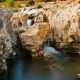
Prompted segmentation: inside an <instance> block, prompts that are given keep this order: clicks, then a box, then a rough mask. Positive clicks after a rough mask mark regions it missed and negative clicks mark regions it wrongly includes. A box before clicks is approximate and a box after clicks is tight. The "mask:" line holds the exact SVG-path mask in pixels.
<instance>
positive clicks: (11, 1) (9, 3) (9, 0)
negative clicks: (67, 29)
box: [6, 0, 15, 7]
mask: <svg viewBox="0 0 80 80" xmlns="http://www.w3.org/2000/svg"><path fill="white" fill-rule="evenodd" d="M6 2H7V4H8V6H10V7H13V6H14V4H15V0H6Z"/></svg>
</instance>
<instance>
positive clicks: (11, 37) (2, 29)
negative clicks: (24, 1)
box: [0, 8, 16, 72]
mask: <svg viewBox="0 0 80 80" xmlns="http://www.w3.org/2000/svg"><path fill="white" fill-rule="evenodd" d="M11 16H12V12H11V11H9V10H7V9H4V8H0V72H2V71H5V70H6V69H7V65H6V60H8V59H9V58H13V57H14V55H16V53H15V48H14V46H15V45H16V36H15V33H14V32H13V29H12V25H11V21H10V18H11Z"/></svg>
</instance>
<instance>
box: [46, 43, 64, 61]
mask: <svg viewBox="0 0 80 80" xmlns="http://www.w3.org/2000/svg"><path fill="white" fill-rule="evenodd" d="M44 50H45V52H46V53H47V54H48V55H50V56H52V57H53V58H54V59H55V60H57V61H63V60H62V57H63V53H61V52H59V51H57V50H56V49H55V48H53V47H50V45H49V43H48V44H45V45H44Z"/></svg>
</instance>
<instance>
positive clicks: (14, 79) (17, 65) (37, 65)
mask: <svg viewBox="0 0 80 80" xmlns="http://www.w3.org/2000/svg"><path fill="white" fill-rule="evenodd" d="M46 48H49V47H46ZM49 50H50V49H49ZM49 50H48V51H49ZM50 51H51V50H50ZM26 54H27V53H26ZM26 54H25V53H23V52H21V51H17V57H16V61H15V62H14V63H13V64H12V63H10V64H9V65H8V72H7V76H6V75H5V77H7V78H5V79H0V80H76V75H77V74H78V73H80V57H78V58H75V57H74V58H73V61H71V59H72V58H70V59H67V60H66V61H65V60H64V57H65V56H64V57H63V58H62V56H61V54H60V56H59V53H58V54H57V55H55V52H54V53H53V57H54V56H56V58H55V57H54V59H53V63H50V64H49V63H47V62H44V61H40V60H38V61H35V60H34V59H27V55H26ZM62 59H63V60H62ZM60 60H61V61H60ZM55 64H57V65H58V67H57V68H56V69H55V68H54V69H52V68H51V67H50V66H51V65H55ZM65 64H66V65H65ZM50 68H51V69H50Z"/></svg>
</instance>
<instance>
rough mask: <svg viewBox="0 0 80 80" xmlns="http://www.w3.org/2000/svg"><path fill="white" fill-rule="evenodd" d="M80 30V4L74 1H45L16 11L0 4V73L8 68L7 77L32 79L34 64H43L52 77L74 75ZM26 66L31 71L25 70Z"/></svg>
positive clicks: (69, 78) (71, 78)
mask: <svg viewBox="0 0 80 80" xmlns="http://www.w3.org/2000/svg"><path fill="white" fill-rule="evenodd" d="M79 30H80V4H79V3H77V2H75V1H73V2H71V3H66V1H61V2H60V3H54V2H53V3H45V5H44V6H43V7H42V8H40V9H37V8H34V7H33V8H32V7H29V8H21V9H19V10H18V12H14V11H13V10H11V9H6V8H0V73H1V74H2V73H4V72H6V71H7V73H8V74H7V76H9V77H8V79H7V80H23V78H24V80H26V79H27V78H29V79H31V78H30V77H32V78H33V79H35V75H34V74H37V71H36V73H32V72H35V71H34V70H35V68H36V69H38V70H39V69H40V70H43V71H44V70H45V69H44V67H45V66H46V67H47V68H46V70H45V71H44V72H46V71H53V74H54V75H53V76H54V78H53V79H54V80H62V79H63V78H65V77H66V78H65V79H64V80H75V77H76V76H73V75H77V74H78V73H80V69H79V67H80V31H79ZM28 64H29V65H28ZM11 65H12V66H11ZM30 65H32V67H31V66H30ZM37 65H39V66H37ZM68 65H69V66H68ZM35 66H36V67H35ZM41 66H42V67H41ZM72 66H74V68H73V69H74V71H73V70H72ZM26 67H29V70H30V69H31V70H30V71H31V72H30V74H32V75H29V74H25V73H26V71H25V70H24V69H26ZM66 69H67V70H68V71H66ZM23 70H24V71H23ZM26 70H27V69H26ZM58 70H60V72H59V71H58ZM70 71H71V72H70ZM11 72H12V73H11ZM44 72H40V74H42V73H44ZM55 72H58V73H59V74H57V73H55ZM61 72H62V73H61ZM46 73H47V72H46ZM67 73H70V75H71V76H70V75H69V74H67ZM72 73H73V74H72ZM38 74H39V73H38ZM60 74H61V75H60ZM63 74H64V75H63ZM66 74H67V76H66ZM10 75H11V76H14V78H13V77H10ZM16 75H17V76H16ZM46 75H47V74H46ZM57 75H58V77H60V78H61V79H60V78H59V79H58V78H57V77H56V76H57ZM24 76H25V77H24ZM26 76H27V77H26ZM50 76H52V75H50ZM41 77H42V75H41ZM46 77H47V76H46ZM3 78H4V77H1V80H6V79H3ZM47 79H48V78H47ZM44 80H45V79H44ZM49 80H52V79H50V78H49Z"/></svg>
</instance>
